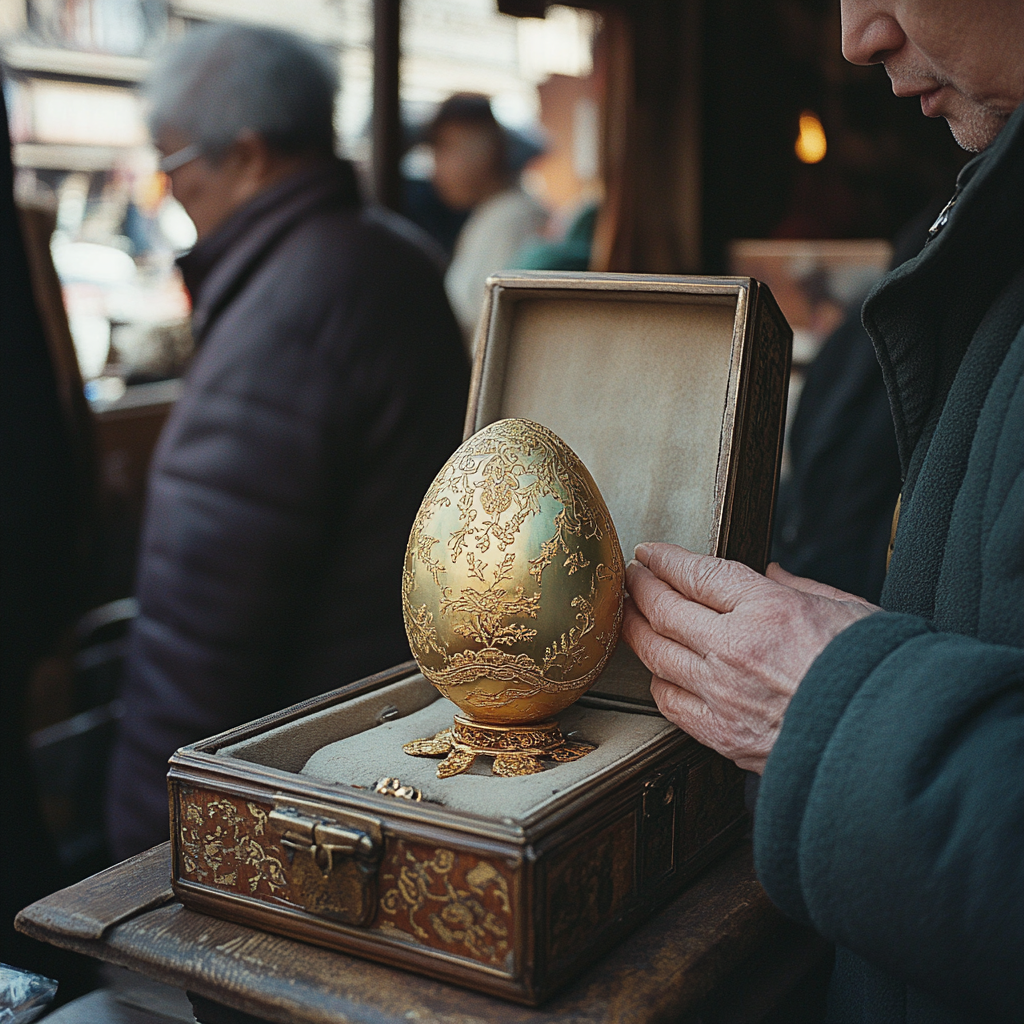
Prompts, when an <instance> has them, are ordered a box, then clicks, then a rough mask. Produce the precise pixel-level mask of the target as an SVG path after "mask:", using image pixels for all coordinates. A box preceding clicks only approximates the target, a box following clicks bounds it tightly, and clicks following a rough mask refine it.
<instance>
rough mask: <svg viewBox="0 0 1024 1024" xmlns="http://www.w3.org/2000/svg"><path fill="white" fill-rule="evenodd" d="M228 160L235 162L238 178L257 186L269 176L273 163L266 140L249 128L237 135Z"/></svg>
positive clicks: (272, 155)
mask: <svg viewBox="0 0 1024 1024" xmlns="http://www.w3.org/2000/svg"><path fill="white" fill-rule="evenodd" d="M228 158H229V159H231V160H233V161H234V162H235V164H236V166H237V168H238V172H239V176H240V177H242V178H244V179H245V180H246V181H248V182H251V183H252V184H253V185H257V186H258V185H262V184H263V182H264V181H265V180H266V179H267V178H269V177H270V176H271V173H272V171H273V167H274V163H275V161H274V154H273V153H272V152H271V150H270V147H269V146H268V145H267V143H266V140H265V139H264V138H263V137H262V136H260V135H257V134H256V132H254V131H252V130H251V129H249V128H246V129H245V130H243V131H241V132H239V133H238V138H236V139H235V141H234V143H233V144H232V146H231V150H230V151H229V153H228Z"/></svg>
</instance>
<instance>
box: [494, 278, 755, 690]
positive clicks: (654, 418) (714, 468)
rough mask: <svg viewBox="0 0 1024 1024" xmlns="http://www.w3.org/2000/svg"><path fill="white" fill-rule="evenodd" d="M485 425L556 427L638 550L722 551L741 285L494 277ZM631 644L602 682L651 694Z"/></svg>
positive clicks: (604, 686) (629, 552)
mask: <svg viewBox="0 0 1024 1024" xmlns="http://www.w3.org/2000/svg"><path fill="white" fill-rule="evenodd" d="M493 302H494V309H493V313H492V317H491V322H490V325H489V332H488V337H487V347H486V350H485V351H484V354H483V356H482V358H483V367H482V371H483V372H482V377H481V392H480V404H479V407H478V410H477V418H476V422H475V423H474V429H475V430H480V429H481V428H483V427H485V426H486V425H487V424H488V423H491V422H493V421H494V420H498V419H502V418H505V417H510V416H517V417H525V418H526V419H531V420H534V421H536V422H537V423H541V424H543V425H544V426H546V427H548V428H549V429H551V430H553V431H554V432H555V433H556V434H558V435H559V437H561V438H563V439H564V440H565V441H566V443H567V444H568V445H569V446H570V447H571V448H572V449H573V450H574V451H575V452H576V454H577V455H579V457H580V458H581V459H582V460H583V463H584V465H585V466H586V467H587V469H588V470H590V473H591V475H592V476H593V478H594V480H595V481H596V482H597V485H598V487H599V488H600V489H601V494H602V495H603V496H604V499H605V501H606V502H607V503H608V509H609V511H610V512H611V515H612V521H613V522H614V523H615V530H616V532H617V533H618V535H619V542H620V543H621V545H622V551H623V554H624V555H625V558H626V560H627V561H628V560H629V559H630V558H632V556H633V549H634V548H635V547H636V545H637V544H639V543H640V542H641V541H670V542H671V543H673V544H681V545H682V546H683V547H685V548H689V549H690V550H691V551H697V552H700V553H703V554H713V553H714V551H715V548H716V545H717V539H718V531H717V527H716V524H715V522H714V519H715V496H716V483H717V474H718V461H719V452H720V450H721V443H722V434H723V430H724V429H725V427H726V420H727V406H728V393H729V375H730V370H731V367H732V358H733V328H734V324H735V320H736V300H735V296H717V297H716V296H708V295H688V294H673V293H670V292H654V293H652V292H643V291H636V292H607V291H601V290H597V289H594V290H590V289H588V288H587V287H586V285H585V284H584V283H581V284H580V285H579V287H575V288H572V289H561V290H556V289H551V290H545V289H542V288H518V289H517V288H516V287H515V286H514V283H513V284H512V286H510V287H507V288H503V287H500V286H497V287H495V289H494V294H493ZM650 683H651V673H650V672H649V671H648V670H647V669H645V668H644V667H643V665H642V664H641V662H640V660H639V658H637V657H636V656H635V655H634V654H633V652H632V651H631V650H629V648H628V647H626V646H625V644H620V645H619V648H618V650H617V651H616V652H615V656H614V658H613V661H612V663H611V665H610V666H609V668H608V669H607V670H606V671H605V673H604V674H603V675H602V677H601V678H600V679H599V680H598V681H597V683H596V684H595V686H594V691H593V692H594V694H595V696H596V695H599V694H609V695H613V696H620V697H626V698H627V699H629V700H632V701H636V702H639V703H642V704H646V705H648V706H650V707H653V705H654V702H653V700H652V699H651V695H650Z"/></svg>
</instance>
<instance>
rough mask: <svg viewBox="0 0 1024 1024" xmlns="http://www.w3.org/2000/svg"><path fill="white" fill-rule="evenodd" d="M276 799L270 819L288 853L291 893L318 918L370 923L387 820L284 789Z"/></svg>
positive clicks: (343, 922)
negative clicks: (297, 798) (286, 792)
mask: <svg viewBox="0 0 1024 1024" xmlns="http://www.w3.org/2000/svg"><path fill="white" fill-rule="evenodd" d="M274 804H275V806H274V810H272V811H271V812H270V815H269V824H270V827H271V828H272V829H274V830H276V831H277V832H278V834H279V836H280V838H279V840H278V842H279V843H280V845H281V846H282V847H284V850H285V853H286V856H287V858H288V866H287V867H286V869H285V870H286V873H287V877H288V888H287V897H286V898H287V899H288V900H290V901H291V902H292V903H295V904H296V905H298V906H300V907H302V908H303V909H304V910H307V911H309V912H310V913H311V914H315V915H316V916H317V917H323V918H327V919H329V920H332V921H339V922H341V923H342V924H348V925H356V926H358V927H365V926H366V925H368V924H369V923H370V922H371V921H372V920H373V914H374V909H375V907H376V904H377V870H378V868H379V866H380V860H381V857H382V855H383V853H384V831H383V826H382V823H381V821H380V820H379V819H378V818H372V817H370V816H369V815H365V814H359V813H357V812H356V811H350V810H348V809H347V808H341V807H330V806H327V805H323V804H315V803H310V802H308V801H305V800H296V799H294V798H293V797H291V796H288V795H286V794H283V793H282V794H279V795H278V796H277V797H276V798H275V799H274Z"/></svg>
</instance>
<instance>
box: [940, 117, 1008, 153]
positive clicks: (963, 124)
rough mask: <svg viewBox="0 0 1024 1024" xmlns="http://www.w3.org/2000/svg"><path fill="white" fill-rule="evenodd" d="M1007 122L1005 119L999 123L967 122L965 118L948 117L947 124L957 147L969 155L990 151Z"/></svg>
mask: <svg viewBox="0 0 1024 1024" xmlns="http://www.w3.org/2000/svg"><path fill="white" fill-rule="evenodd" d="M1006 120H1007V119H1006V118H1004V119H1002V120H999V121H997V122H992V121H986V122H985V123H979V122H977V121H974V120H966V121H965V120H964V119H963V118H953V117H948V116H947V117H946V123H947V124H948V125H949V130H950V131H951V132H952V133H953V138H954V139H956V142H957V145H958V146H959V147H960V148H961V149H966V150H967V152H968V153H980V152H981V151H982V150H984V149H988V147H989V146H991V145H992V143H993V142H995V140H996V136H997V135H998V134H999V133H1000V132H1001V131H1002V130H1003V128H1004V127H1005V125H1006Z"/></svg>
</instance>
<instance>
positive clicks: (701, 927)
mask: <svg viewBox="0 0 1024 1024" xmlns="http://www.w3.org/2000/svg"><path fill="white" fill-rule="evenodd" d="M169 878H170V847H169V844H164V845H163V846H158V847H155V848H154V849H152V850H150V851H148V852H147V853H144V854H141V855H139V856H138V857H135V858H132V859H131V860H127V861H125V862H124V863H122V864H118V865H116V866H115V867H112V868H109V869H108V870H106V871H103V872H101V873H100V874H98V875H94V876H93V877H92V878H88V879H86V880H85V881H82V882H79V883H78V884H77V885H73V886H71V887H70V888H68V889H64V890H62V891H61V892H57V893H54V894H53V895H52V896H48V897H46V898H45V899H43V900H40V901H39V902H38V903H34V904H32V906H30V907H27V908H26V909H25V910H23V911H22V912H21V914H19V915H18V918H17V920H16V927H17V928H18V929H19V930H21V931H23V932H25V933H26V934H28V935H31V936H32V937H34V938H37V939H40V940H42V941H44V942H50V943H52V944H54V945H57V946H63V947H65V948H67V949H73V950H75V951H77V952H80V953H85V954H87V955H89V956H93V957H97V958H98V959H100V960H105V961H108V962H110V963H114V964H119V965H121V966H123V967H127V968H130V969H131V970H134V971H138V972H140V973H142V974H144V975H147V976H149V977H151V978H154V979H156V980H158V981H162V982H164V983H167V984H170V985H174V986H176V987H178V988H183V989H187V990H188V991H189V992H190V994H195V995H196V996H198V997H200V998H199V1000H198V1003H197V1007H198V1006H203V1005H205V1006H206V1008H207V1009H206V1011H204V1010H202V1009H197V1016H198V1018H199V1019H200V1020H201V1021H202V1020H204V1019H210V1020H213V1019H218V1020H220V1019H228V1018H225V1017H224V1016H223V1007H230V1008H233V1009H234V1010H239V1011H243V1012H244V1013H247V1014H252V1015H254V1016H255V1017H257V1018H259V1019H260V1020H265V1021H271V1022H276V1024H328V1022H330V1024H409V1022H410V1021H414V1022H417V1024H485V1022H487V1024H553V1022H555V1021H557V1022H559V1024H626V1022H629V1024H655V1022H662V1021H694V1022H697V1021H699V1022H701V1024H710V1022H712V1021H723V1022H724V1021H744V1022H751V1021H758V1020H761V1019H763V1018H764V1017H765V1015H766V1014H767V1013H768V1012H769V1011H771V1010H772V1009H773V1008H775V1007H777V1006H778V1004H779V1003H780V1001H782V1000H783V999H785V998H786V996H787V994H788V993H790V992H791V991H792V990H793V989H794V987H796V986H798V985H799V984H800V983H801V981H802V979H804V978H805V977H806V976H807V975H808V974H809V973H810V972H812V971H814V970H815V969H816V968H817V967H819V965H820V964H821V963H822V962H823V960H824V959H825V957H826V956H827V949H826V947H825V945H824V943H822V942H821V940H819V939H817V938H816V937H814V936H813V935H811V934H810V933H807V932H805V931H804V930H803V929H799V928H797V926H795V925H793V924H791V923H789V922H787V921H786V920H785V919H784V918H783V917H782V916H781V915H780V914H779V913H778V912H777V911H776V910H775V909H774V908H773V907H772V905H771V904H770V902H769V901H768V898H767V896H766V895H765V893H764V890H763V889H762V888H761V886H760V885H759V884H758V882H757V880H756V878H755V877H754V871H753V866H752V863H751V855H750V849H749V846H742V847H739V848H737V849H736V850H734V851H733V852H732V853H731V854H730V855H728V856H727V857H726V858H724V859H723V860H721V861H719V862H718V863H717V864H716V865H714V866H713V867H711V868H710V869H708V870H707V871H706V872H705V873H704V874H703V875H702V876H701V877H700V878H698V880H697V881H696V882H695V883H694V885H693V886H692V887H691V888H689V889H688V890H687V891H686V892H684V893H683V894H682V895H681V896H679V897H678V898H677V899H676V900H674V901H673V902H671V903H670V904H669V905H668V906H667V907H666V908H665V909H664V910H663V911H662V912H661V913H660V914H659V915H658V916H657V917H655V918H654V919H653V920H651V921H650V922H648V923H647V924H646V925H645V926H643V927H642V928H640V929H639V930H637V931H636V932H634V933H633V934H632V935H631V936H629V937H628V938H626V940H625V941H624V942H622V943H621V944H620V945H619V946H618V947H616V948H615V949H614V950H613V951H612V952H611V953H610V954H608V955H607V956H606V957H605V958H604V959H603V960H601V961H599V962H598V963H597V964H595V965H594V967H592V968H591V969H590V970H589V971H587V972H586V973H585V974H584V975H583V976H582V977H581V978H579V980H578V981H576V982H575V983H573V984H571V985H570V986H569V987H567V988H566V989H564V990H562V992H560V993H558V994H556V995H555V996H554V997H553V998H552V999H551V1000H550V1001H549V1002H548V1003H546V1004H545V1005H544V1006H542V1007H540V1008H538V1009H531V1008H528V1007H522V1006H516V1005H514V1004H511V1003H506V1002H503V1001H501V1000H498V999H494V998H491V997H488V996H484V995H480V994H479V993H476V992H469V991H466V990H463V989H459V988H456V987H455V986H452V985H446V984H442V983H440V982H436V981H431V980H429V979H428V978H423V977H419V976H418V975H414V974H409V973H406V972H403V971H399V970H395V969H392V968H388V967H383V966H381V965H378V964H374V963H371V962H369V961H365V960H358V959H355V958H354V957H349V956H345V955H343V954H341V953H335V952H332V951H329V950H326V949H321V948H319V947H317V946H311V945H307V944H305V943H302V942H296V941H293V940H291V939H286V938H281V937H279V936H276V935H270V934H267V933H265V932H260V931H257V930H255V929H253V928H246V927H244V926H242V925H237V924H231V923H229V922H227V921H221V920H218V919H217V918H213V917H208V916H207V915H205V914H199V913H196V912H194V911H190V910H186V909H185V908H184V907H183V906H182V905H181V904H180V903H179V902H178V901H177V900H176V899H175V898H174V895H173V893H172V892H171V889H170V884H169ZM203 1000H212V1001H214V1002H215V1003H216V1004H220V1007H219V1008H218V1009H217V1010H216V1012H214V1013H212V1014H211V1016H210V1017H208V1018H207V1017H205V1016H204V1012H210V1007H209V1004H208V1003H206V1004H204V1003H203ZM239 1019H244V1018H239ZM249 1019H251V1018H249Z"/></svg>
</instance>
